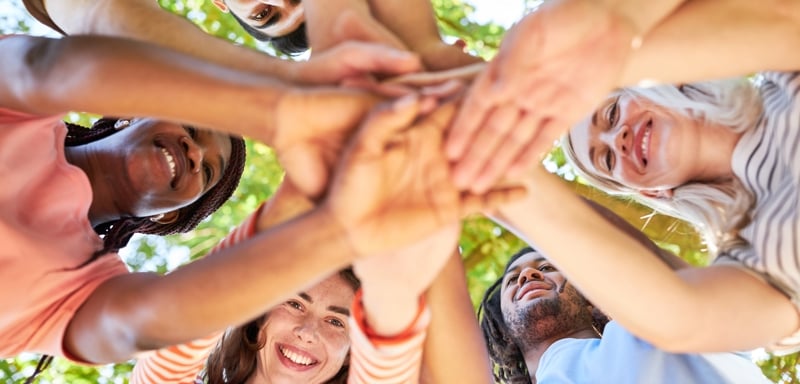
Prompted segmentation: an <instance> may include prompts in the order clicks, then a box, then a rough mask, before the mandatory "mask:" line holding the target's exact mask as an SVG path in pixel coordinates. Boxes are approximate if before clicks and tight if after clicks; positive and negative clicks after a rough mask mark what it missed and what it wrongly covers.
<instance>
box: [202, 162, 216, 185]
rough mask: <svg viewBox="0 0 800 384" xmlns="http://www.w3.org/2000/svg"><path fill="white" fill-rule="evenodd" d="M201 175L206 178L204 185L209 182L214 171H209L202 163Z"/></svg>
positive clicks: (206, 165) (208, 167) (209, 167)
mask: <svg viewBox="0 0 800 384" xmlns="http://www.w3.org/2000/svg"><path fill="white" fill-rule="evenodd" d="M203 174H204V175H205V177H206V184H208V183H209V182H211V177H212V176H214V171H213V170H212V169H211V166H209V165H208V164H207V163H205V162H204V163H203Z"/></svg>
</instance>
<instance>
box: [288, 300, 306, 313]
mask: <svg viewBox="0 0 800 384" xmlns="http://www.w3.org/2000/svg"><path fill="white" fill-rule="evenodd" d="M286 305H288V306H290V307H292V308H294V309H296V310H298V311H302V310H303V304H300V303H298V302H296V301H294V300H289V301H287V302H286Z"/></svg>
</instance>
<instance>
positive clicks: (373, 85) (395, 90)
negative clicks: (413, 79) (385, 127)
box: [340, 76, 416, 99]
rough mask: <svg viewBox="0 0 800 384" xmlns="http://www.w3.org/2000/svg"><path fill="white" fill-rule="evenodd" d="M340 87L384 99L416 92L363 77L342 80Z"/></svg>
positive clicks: (409, 88) (405, 87) (399, 85)
mask: <svg viewBox="0 0 800 384" xmlns="http://www.w3.org/2000/svg"><path fill="white" fill-rule="evenodd" d="M340 85H341V86H342V87H345V88H354V89H360V90H363V91H367V92H371V93H373V94H376V95H379V96H383V97H386V98H394V99H396V98H399V97H402V96H405V95H408V94H411V93H414V92H416V90H415V89H414V88H411V87H408V86H405V85H401V84H384V83H379V82H377V81H375V79H373V78H370V77H365V76H359V77H350V78H347V79H344V80H342V82H341V83H340Z"/></svg>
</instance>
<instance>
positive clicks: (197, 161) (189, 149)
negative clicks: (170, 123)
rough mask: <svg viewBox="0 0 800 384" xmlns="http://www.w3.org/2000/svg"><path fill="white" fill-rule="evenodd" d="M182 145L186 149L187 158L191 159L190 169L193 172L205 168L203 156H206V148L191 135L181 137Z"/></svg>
mask: <svg viewBox="0 0 800 384" xmlns="http://www.w3.org/2000/svg"><path fill="white" fill-rule="evenodd" d="M181 145H182V146H183V150H184V151H186V158H187V159H188V160H189V170H191V172H192V173H199V172H200V170H201V169H202V168H203V166H202V165H203V156H205V149H203V148H202V147H200V146H199V145H198V144H197V142H195V141H194V140H192V139H191V138H189V137H183V138H181Z"/></svg>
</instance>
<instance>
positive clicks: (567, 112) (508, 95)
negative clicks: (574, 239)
mask: <svg viewBox="0 0 800 384" xmlns="http://www.w3.org/2000/svg"><path fill="white" fill-rule="evenodd" d="M635 35H636V33H635V32H634V30H633V28H632V26H631V25H630V23H628V22H627V20H625V19H624V18H622V17H620V16H619V15H617V14H614V13H613V12H610V11H608V10H606V9H604V8H603V7H602V6H600V5H598V4H596V3H595V2H592V1H588V0H555V1H552V2H545V3H544V5H542V7H541V8H540V9H539V10H537V11H536V12H534V13H532V14H530V15H528V16H527V17H525V18H524V19H523V20H522V21H521V22H520V23H519V24H517V25H516V26H515V27H513V28H512V29H511V30H510V31H509V33H508V35H507V36H506V37H505V38H504V40H503V43H502V45H501V47H500V51H499V53H498V55H497V57H495V58H494V60H492V62H491V63H490V64H489V66H488V68H487V69H486V70H485V71H484V72H483V73H481V75H479V76H478V77H477V79H476V80H475V82H474V83H473V84H472V87H471V89H470V92H469V94H468V96H467V98H466V100H465V101H464V104H463V106H462V108H461V109H460V111H459V115H458V117H457V118H456V119H455V122H454V124H453V128H452V131H451V132H450V133H449V136H448V139H447V144H446V145H447V148H446V149H447V154H448V157H449V158H450V159H451V160H452V161H454V162H455V163H456V166H455V169H454V177H455V180H456V183H457V185H458V186H459V187H461V188H470V189H471V190H473V191H475V192H478V193H479V192H482V191H486V190H488V189H489V187H490V186H491V185H493V184H494V183H495V182H497V181H498V180H499V179H501V178H502V177H503V176H511V177H515V176H519V175H520V174H521V172H522V171H524V170H527V169H528V168H529V167H530V166H532V165H533V164H534V163H535V162H536V161H537V160H540V159H541V156H542V155H543V154H544V153H545V152H546V151H548V150H549V149H550V148H551V147H552V145H553V143H554V141H555V140H556V139H557V138H558V137H559V136H560V135H562V134H563V133H565V132H566V131H567V129H568V128H569V127H570V126H571V125H572V124H574V123H575V122H577V121H578V120H580V119H581V118H582V117H583V116H584V115H586V114H588V113H589V112H591V110H592V109H593V108H594V107H595V106H596V104H597V103H598V102H599V101H600V100H601V99H602V97H603V96H605V95H606V94H607V93H608V92H609V91H611V89H612V88H613V87H614V86H615V85H616V83H617V80H618V77H619V76H620V73H621V71H622V69H623V65H624V63H625V61H626V59H627V56H628V53H629V52H630V50H631V42H632V41H633V39H634V36H635Z"/></svg>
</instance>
